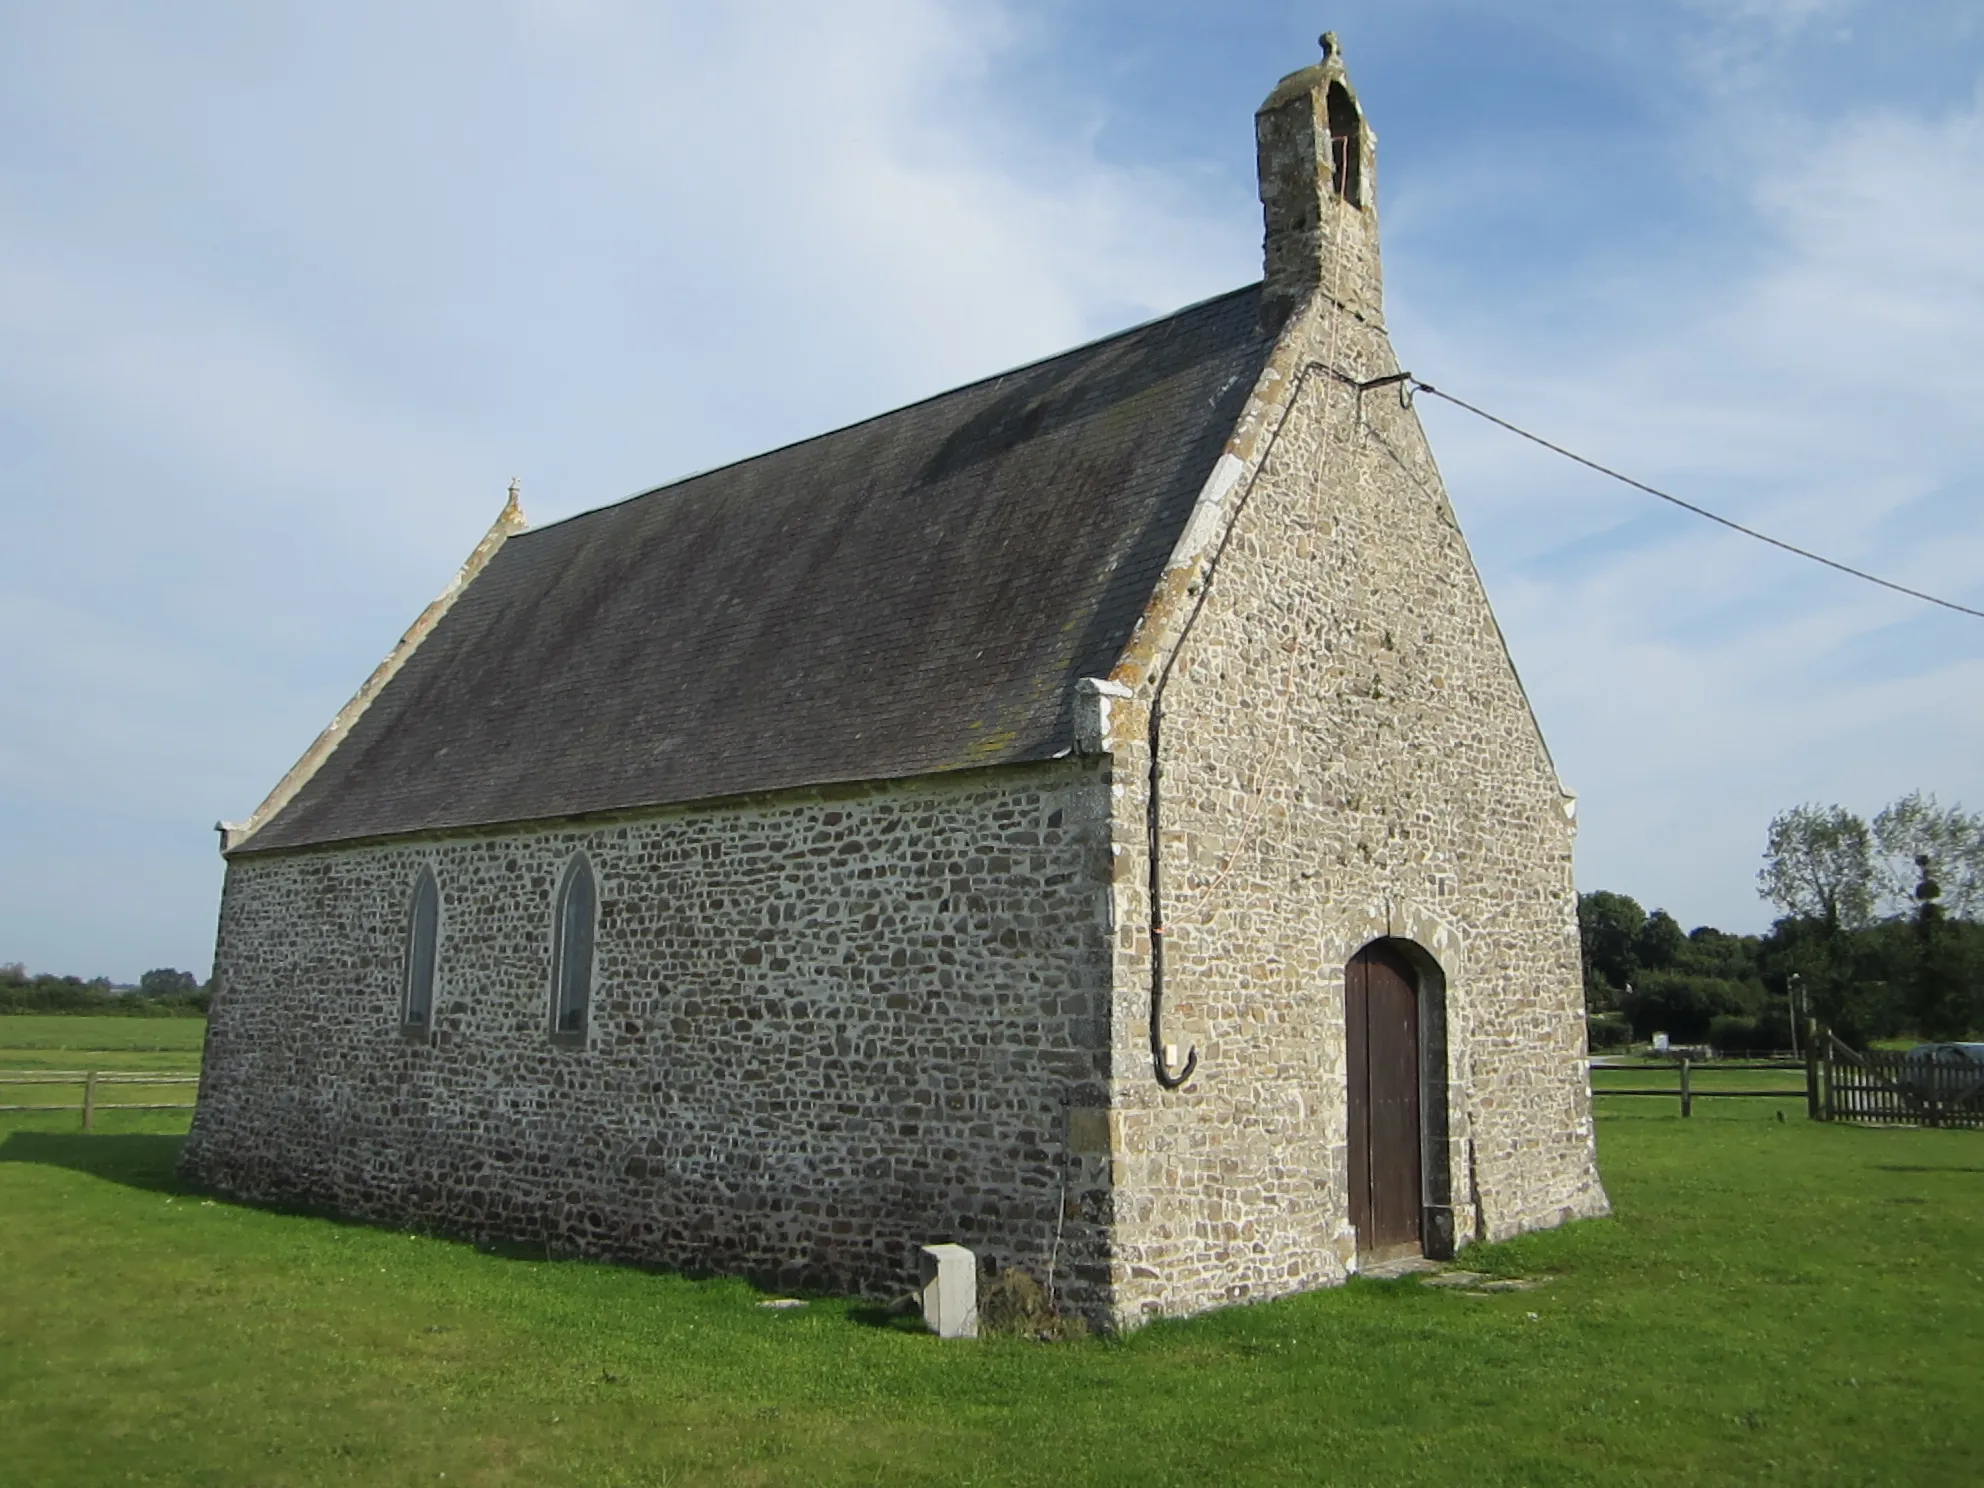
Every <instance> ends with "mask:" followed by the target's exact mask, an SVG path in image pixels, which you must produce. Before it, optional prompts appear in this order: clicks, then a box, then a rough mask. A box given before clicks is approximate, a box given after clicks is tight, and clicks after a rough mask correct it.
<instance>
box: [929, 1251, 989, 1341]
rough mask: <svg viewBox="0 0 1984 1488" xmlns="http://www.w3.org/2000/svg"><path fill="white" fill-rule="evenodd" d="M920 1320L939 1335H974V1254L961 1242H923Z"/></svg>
mask: <svg viewBox="0 0 1984 1488" xmlns="http://www.w3.org/2000/svg"><path fill="white" fill-rule="evenodd" d="M918 1266H919V1269H920V1270H921V1272H922V1288H923V1321H924V1323H925V1324H926V1325H927V1326H928V1327H929V1329H930V1331H931V1332H932V1333H935V1334H936V1335H937V1336H938V1337H939V1338H976V1337H977V1336H978V1257H977V1256H976V1255H974V1254H972V1252H970V1251H968V1250H966V1249H965V1248H964V1247H963V1246H962V1245H926V1246H924V1247H923V1254H922V1256H921V1257H920V1258H919V1261H918Z"/></svg>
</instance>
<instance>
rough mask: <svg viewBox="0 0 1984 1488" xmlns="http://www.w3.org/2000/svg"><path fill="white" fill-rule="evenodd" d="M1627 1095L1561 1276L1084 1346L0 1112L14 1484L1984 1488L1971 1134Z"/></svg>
mask: <svg viewBox="0 0 1984 1488" xmlns="http://www.w3.org/2000/svg"><path fill="white" fill-rule="evenodd" d="M51 1021H52V1020H51ZM69 1021H73V1022H77V1023H81V1022H85V1021H90V1022H97V1021H101V1020H82V1019H76V1020H69ZM0 1034H4V1028H0ZM1600 1108H1601V1119H1600V1143H1601V1147H1600V1151H1601V1155H1602V1158H1603V1161H1604V1167H1605V1176H1606V1181H1607V1184H1608V1186H1609V1187H1610V1190H1611V1193H1612V1196H1613V1199H1614V1202H1615V1204H1616V1206H1617V1209H1618V1215H1617V1217H1616V1218H1614V1219H1611V1220H1605V1221H1597V1222H1592V1223H1587V1224H1582V1225H1577V1226H1573V1227H1571V1228H1569V1229H1566V1230H1561V1231H1556V1232H1552V1233H1549V1234H1542V1235H1534V1236H1528V1237H1525V1238H1523V1239H1521V1240H1518V1241H1514V1242H1511V1243H1509V1244H1505V1245H1499V1246H1493V1247H1480V1248H1475V1249H1470V1250H1469V1251H1467V1252H1465V1254H1464V1257H1463V1260H1464V1263H1465V1264H1467V1265H1469V1266H1471V1267H1473V1268H1475V1269H1480V1270H1490V1271H1493V1272H1496V1273H1500V1274H1506V1275H1519V1276H1525V1277H1532V1278H1540V1279H1543V1284H1542V1285H1540V1286H1538V1287H1536V1288H1535V1289H1533V1290H1530V1291H1520V1292H1508V1293H1500V1294H1496V1295H1491V1296H1468V1295H1463V1294H1460V1293H1458V1292H1455V1291H1445V1290H1436V1289H1432V1288H1428V1287H1425V1286H1422V1285H1420V1284H1419V1283H1418V1282H1417V1281H1414V1280H1404V1281H1395V1282H1369V1281H1358V1282H1353V1283H1352V1284H1351V1285H1349V1286H1347V1287H1343V1288H1340V1289H1336V1290H1333V1291H1328V1292H1322V1293H1316V1294H1312V1295H1310V1296H1306V1297H1299V1298H1293V1299H1290V1300H1287V1301H1284V1302H1277V1303H1272V1304H1266V1305H1261V1306H1255V1307H1246V1308H1237V1309H1233V1310H1230V1311H1227V1312H1224V1313H1220V1314H1215V1315H1212V1316H1208V1317H1204V1318H1199V1319H1195V1320H1192V1321H1188V1322H1178V1323H1163V1324H1159V1325H1156V1326H1154V1327H1151V1328H1148V1329H1146V1330H1144V1331H1143V1332H1141V1333H1138V1334H1135V1335H1133V1336H1131V1337H1128V1338H1125V1339H1121V1340H1090V1341H1085V1342H1081V1343H1076V1344H1056V1345H1043V1344H1032V1343H1023V1342H1017V1341H1009V1340H985V1341H981V1342H978V1343H948V1344H947V1343H940V1342H938V1341H937V1340H935V1339H931V1338H929V1337H926V1336H923V1335H921V1334H918V1333H915V1332H911V1331H908V1330H906V1329H904V1328H902V1327H900V1326H895V1325H892V1324H891V1323H890V1321H889V1320H888V1319H886V1318H883V1317H881V1316H879V1315H878V1314H876V1313H875V1312H874V1311H873V1310H872V1309H868V1308H864V1307H861V1306H859V1305H853V1304H848V1303H845V1302H838V1301H832V1300H816V1301H815V1302H813V1304H812V1305H811V1306H809V1307H808V1308H806V1309H804V1310H802V1311H796V1312H774V1311H768V1310H764V1309H761V1308H759V1307H758V1306H757V1305H756V1304H757V1302H758V1301H759V1300H761V1294H760V1293H757V1292H755V1291H753V1290H752V1289H751V1288H750V1287H749V1286H747V1285H744V1284H743V1283H740V1282H734V1281H709V1282H697V1281H687V1280H683V1279H681V1278H678V1277H673V1276H665V1275H651V1274H644V1273H641V1272H638V1271H633V1270H628V1269H623V1268H616V1267H608V1266H595V1265H586V1264H579V1263H569V1262H549V1263H548V1262H545V1261H542V1260H529V1259H520V1258H515V1257H509V1256H502V1255H496V1254H489V1253H485V1252H481V1251H478V1250H476V1249H474V1248H472V1247H470V1246H466V1245H462V1244H457V1243H452V1242H448V1241H442V1240H435V1239H428V1238H422V1237H415V1236H409V1235H405V1234H399V1233H394V1232H392V1231H390V1230H384V1229H376V1228H370V1227H366V1226H362V1225H354V1224H342V1223H338V1222H335V1221H330V1220H325V1219H318V1218H307V1217H299V1216H295V1215H285V1214H275V1213H267V1212H263V1211H259V1210H254V1209H247V1208H241V1207H237V1206H235V1205H231V1204H226V1203H216V1202H213V1201H210V1200H207V1199H204V1198H202V1197H201V1196H200V1195H198V1194H197V1193H193V1192H189V1191H187V1190H185V1189H183V1188H182V1187H181V1186H180V1185H179V1184H178V1183H177V1182H176V1180H175V1179H174V1178H173V1176H172V1159H173V1155H174V1152H175V1150H176V1147H177V1143H178V1136H177V1133H178V1131H180V1130H183V1127H184V1121H183V1118H177V1117H171V1118H167V1117H154V1116H146V1115H142V1114H135V1113H134V1114H124V1115H119V1114H117V1113H111V1114H110V1115H107V1116H106V1117H105V1118H104V1119H103V1127H102V1129H101V1130H100V1131H98V1132H95V1133H91V1134H88V1135H85V1134H83V1133H81V1132H78V1131H76V1130H75V1125H74V1117H73V1116H66V1117H65V1116H58V1115H56V1114H54V1113H50V1114H47V1115H29V1116H17V1117H10V1118H0V1483H4V1484H8V1485H12V1484H16V1483H19V1484H37V1485H39V1484H65V1483H74V1484H91V1485H94V1484H103V1483H173V1484H179V1483H186V1484H194V1483H198V1484H257V1485H282V1484H311V1483H352V1484H400V1483H407V1484H411V1483H424V1484H435V1483H446V1484H450V1485H453V1484H519V1485H521V1484H599V1485H613V1484H620V1485H659V1484H692V1483H695V1484H704V1483H707V1484H716V1483H724V1484H730V1483H743V1484H756V1483H808V1484H811V1483H825V1484H833V1483H858V1484H867V1483H887V1484H897V1483H944V1484H951V1483H986V1484H995V1483H996V1484H1003V1483H1041V1484H1056V1485H1071V1484H1081V1483H1120V1484H1125V1485H1135V1488H1153V1485H1160V1484H1190V1485H1193V1488H1208V1485H1216V1484H1222V1483H1231V1482H1262V1483H1291V1484H1292V1483H1343V1484H1357V1485H1363V1484H1390V1483H1425V1484H1435V1483H1437V1484H1442V1485H1452V1484H1466V1485H1476V1484H1511V1485H1514V1484H1520V1485H1533V1484H1577V1483H1591V1484H1601V1483H1602V1484H1607V1485H1612V1484H1639V1483H1649V1484H1655V1483H1658V1484H1666V1483H1671V1484H1699V1483H1744V1484H1749V1483H1785V1484H1799V1485H1810V1484H1834V1483H1839V1484H1847V1483H1851V1484H1863V1483H1897V1484H1938V1483H1949V1484H1966V1485H1967V1484H1972V1483H1975V1482H1977V1481H1978V1480H1979V1478H1980V1476H1984V1472H1980V1463H1984V1454H1981V1453H1980V1443H1984V1398H1981V1397H1980V1391H1979V1389H1978V1385H1979V1382H1980V1381H1984V1133H1977V1132H1948V1131H1908V1130H1858V1129H1853V1128H1848V1127H1842V1126H1821V1125H1815V1124H1813V1123H1810V1122H1807V1121H1805V1120H1804V1119H1803V1117H1802V1114H1799V1113H1800V1112H1801V1111H1802V1106H1800V1105H1798V1104H1797V1103H1795V1102H1788V1103H1787V1104H1786V1106H1785V1107H1784V1109H1785V1111H1786V1113H1787V1114H1786V1120H1784V1121H1783V1122H1781V1123H1780V1122H1778V1121H1777V1120H1776V1119H1775V1114H1776V1111H1777V1109H1778V1103H1777V1102H1774V1101H1762V1100H1757V1101H1752V1100H1727V1101H1722V1102H1716V1101H1713V1100H1704V1101H1702V1102H1701V1103H1699V1104H1697V1106H1696V1108H1695V1115H1694V1117H1693V1119H1691V1120H1689V1121H1686V1122H1683V1121H1682V1120H1680V1119H1679V1116H1678V1113H1677V1111H1676V1110H1675V1108H1674V1107H1673V1106H1670V1105H1668V1104H1667V1103H1665V1102H1662V1101H1657V1100H1625V1099H1616V1100H1609V1101H1601V1102H1600ZM444 1474H445V1477H444V1476H443V1475H444Z"/></svg>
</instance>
